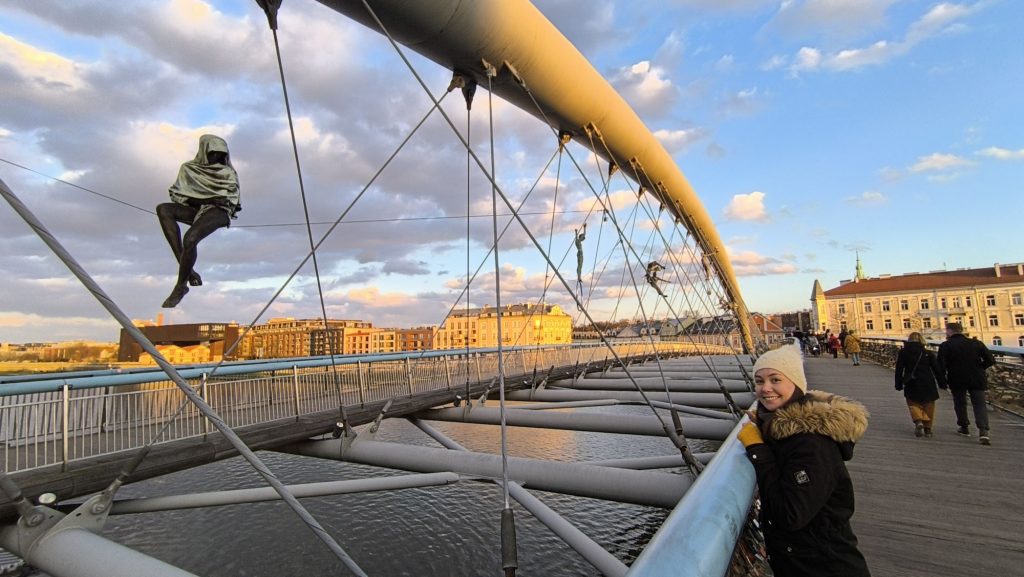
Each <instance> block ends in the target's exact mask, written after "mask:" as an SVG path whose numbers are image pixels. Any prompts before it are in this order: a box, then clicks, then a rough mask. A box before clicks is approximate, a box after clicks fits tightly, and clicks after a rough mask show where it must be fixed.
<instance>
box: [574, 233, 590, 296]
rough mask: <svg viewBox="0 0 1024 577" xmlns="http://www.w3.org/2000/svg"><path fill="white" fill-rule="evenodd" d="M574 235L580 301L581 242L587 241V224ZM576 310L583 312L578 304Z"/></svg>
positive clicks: (581, 274)
mask: <svg viewBox="0 0 1024 577" xmlns="http://www.w3.org/2000/svg"><path fill="white" fill-rule="evenodd" d="M573 232H574V233H575V234H576V240H575V242H576V292H577V294H578V295H579V298H580V300H581V301H582V299H583V241H584V240H586V239H587V223H583V228H581V229H577V230H573ZM576 308H578V309H580V310H583V307H582V306H581V305H580V304H577V305H576Z"/></svg>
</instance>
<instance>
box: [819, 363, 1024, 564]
mask: <svg viewBox="0 0 1024 577" xmlns="http://www.w3.org/2000/svg"><path fill="white" fill-rule="evenodd" d="M806 371H807V377H808V382H809V383H810V386H811V387H812V388H817V389H821V390H825V391H829V392H834V393H837V394H842V395H845V396H849V397H852V398H854V399H857V400H858V401H860V402H862V403H864V405H865V406H867V408H868V410H869V411H870V412H871V420H870V424H869V427H868V431H867V434H866V436H865V437H864V439H863V440H861V442H860V443H859V444H858V447H857V449H856V451H855V452H854V458H853V460H852V461H850V463H849V469H850V473H851V474H852V475H853V481H854V486H855V488H856V494H857V512H856V514H855V515H854V517H853V526H854V531H855V532H856V533H857V537H858V538H859V540H860V543H861V550H862V551H863V553H864V556H865V557H867V560H868V565H869V566H870V568H871V573H872V574H873V575H879V576H883V575H900V576H902V577H918V576H920V577H925V576H927V577H931V576H934V575H942V576H943V577H974V576H976V575H1020V574H1021V573H1022V572H1024V569H1022V568H1024V540H1022V536H1021V532H1022V529H1024V500H1022V496H1021V493H1022V489H1024V452H1022V451H1021V448H1022V447H1024V421H1022V420H1021V419H1020V418H1018V417H1016V416H1013V415H1009V414H1006V413H1003V412H1001V411H998V410H992V411H991V412H990V413H989V418H990V420H991V433H992V446H990V447H984V446H982V445H980V444H979V443H978V437H977V430H976V429H974V430H972V435H973V436H972V437H971V438H970V439H968V438H965V437H961V436H960V435H958V434H957V433H956V417H955V416H954V414H953V402H952V399H951V398H950V396H949V395H948V394H946V393H944V394H943V397H942V398H941V399H940V400H939V401H938V406H937V408H936V416H935V418H936V426H935V437H934V438H931V439H926V438H917V437H915V436H914V432H913V431H914V426H913V423H912V422H911V420H910V416H909V414H908V412H907V407H906V404H905V402H904V399H903V393H901V392H898V391H896V390H895V389H894V388H893V372H892V370H891V369H888V368H885V367H881V366H878V365H874V364H871V363H865V364H862V365H861V366H859V367H854V366H853V365H852V363H851V361H850V360H848V359H843V358H842V357H840V358H839V359H833V358H832V357H821V358H810V359H807V362H806ZM972 420H973V418H972ZM972 429H973V425H972Z"/></svg>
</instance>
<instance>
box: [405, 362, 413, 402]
mask: <svg viewBox="0 0 1024 577" xmlns="http://www.w3.org/2000/svg"><path fill="white" fill-rule="evenodd" d="M405 382H406V384H407V385H409V396H410V397H411V396H412V363H411V362H410V361H409V357H405Z"/></svg>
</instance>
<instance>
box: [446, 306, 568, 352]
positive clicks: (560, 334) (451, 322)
mask: <svg viewBox="0 0 1024 577" xmlns="http://www.w3.org/2000/svg"><path fill="white" fill-rule="evenodd" d="M501 333H502V334H501V340H502V343H503V345H504V346H523V345H541V344H567V343H571V342H572V317H570V316H569V315H568V314H566V313H565V312H563V311H562V308H561V307H559V306H557V305H540V304H515V305H505V306H503V307H502V310H501ZM467 346H468V347H470V348H480V347H484V348H486V347H496V346H498V309H496V308H494V307H492V306H484V307H483V308H478V309H469V310H468V311H467V310H465V309H463V310H461V311H458V310H457V311H453V312H452V314H450V315H449V316H448V320H446V321H445V324H444V326H443V327H441V328H439V329H437V333H436V335H435V336H434V348H435V349H459V348H466V347H467Z"/></svg>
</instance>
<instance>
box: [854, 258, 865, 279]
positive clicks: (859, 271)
mask: <svg viewBox="0 0 1024 577" xmlns="http://www.w3.org/2000/svg"><path fill="white" fill-rule="evenodd" d="M853 278H854V279H855V280H857V281H862V280H864V279H866V278H867V277H866V276H864V267H862V266H860V251H857V272H856V273H855V274H854V275H853Z"/></svg>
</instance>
